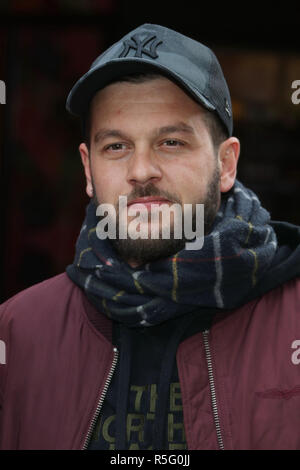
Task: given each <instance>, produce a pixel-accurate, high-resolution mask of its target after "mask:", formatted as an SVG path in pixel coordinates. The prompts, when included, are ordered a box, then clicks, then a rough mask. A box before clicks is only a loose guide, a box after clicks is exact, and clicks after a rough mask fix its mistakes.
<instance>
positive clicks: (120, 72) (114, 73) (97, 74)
mask: <svg viewBox="0 0 300 470" xmlns="http://www.w3.org/2000/svg"><path fill="white" fill-rule="evenodd" d="M143 72H156V73H157V72H160V73H161V74H162V75H164V76H166V77H168V78H170V79H171V80H173V81H175V82H177V83H178V85H181V86H182V87H183V88H184V89H185V90H186V92H187V93H189V94H190V95H191V96H192V97H193V98H194V99H196V100H197V101H199V102H200V103H201V104H203V106H205V107H206V108H207V109H209V110H211V111H214V110H215V109H216V108H215V106H214V105H213V104H212V103H210V102H209V100H208V99H207V98H206V97H205V96H204V95H203V94H201V93H199V92H198V90H197V89H196V88H195V87H194V86H193V85H192V84H191V83H190V82H188V81H187V80H186V79H184V78H183V77H181V76H180V75H178V74H177V73H175V72H172V71H170V70H169V69H168V68H166V67H164V66H162V65H160V64H158V63H156V64H153V62H152V61H147V60H146V59H138V60H137V59H135V58H124V59H122V60H120V59H116V60H111V61H109V62H106V63H105V64H103V65H101V66H100V67H99V66H97V67H95V68H94V69H93V68H92V69H90V70H89V71H88V72H87V73H86V74H85V75H83V76H82V77H81V78H80V79H79V80H78V82H77V83H76V84H75V85H74V86H73V88H72V90H71V91H70V93H69V96H68V98H67V103H66V108H67V110H68V111H69V112H70V113H72V114H74V115H77V116H82V115H83V114H84V113H85V112H86V110H87V108H88V106H89V103H90V101H91V99H92V98H93V96H94V94H95V93H96V92H97V91H99V90H101V89H102V88H104V87H105V86H107V85H109V83H111V82H112V81H115V80H117V79H118V78H121V77H123V76H125V75H128V74H131V73H143Z"/></svg>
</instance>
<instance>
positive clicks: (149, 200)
mask: <svg viewBox="0 0 300 470" xmlns="http://www.w3.org/2000/svg"><path fill="white" fill-rule="evenodd" d="M168 202H171V201H169V199H166V198H163V197H158V196H147V197H139V198H137V199H134V200H133V201H130V202H129V203H128V204H127V207H129V206H132V205H133V204H144V205H145V206H148V205H149V204H150V205H151V204H163V203H168Z"/></svg>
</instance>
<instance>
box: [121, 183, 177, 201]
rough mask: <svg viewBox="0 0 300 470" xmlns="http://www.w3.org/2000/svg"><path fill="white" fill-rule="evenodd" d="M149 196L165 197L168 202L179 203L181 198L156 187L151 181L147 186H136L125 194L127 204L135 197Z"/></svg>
mask: <svg viewBox="0 0 300 470" xmlns="http://www.w3.org/2000/svg"><path fill="white" fill-rule="evenodd" d="M150 196H157V197H161V198H165V199H168V200H169V201H170V202H173V203H178V204H181V200H180V198H179V196H178V195H177V194H173V193H170V192H169V191H164V190H161V189H158V188H157V187H156V186H154V184H153V183H149V184H148V185H147V186H136V187H135V188H134V189H133V191H132V192H131V193H130V194H129V195H127V202H128V204H129V203H130V202H131V201H133V200H135V199H137V198H140V197H150Z"/></svg>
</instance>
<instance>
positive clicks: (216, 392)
mask: <svg viewBox="0 0 300 470" xmlns="http://www.w3.org/2000/svg"><path fill="white" fill-rule="evenodd" d="M299 305H300V280H299V279H294V280H291V281H288V282H286V283H284V284H282V285H281V286H280V287H277V288H275V289H273V290H271V291H270V292H268V293H267V294H265V295H263V296H262V297H260V298H258V299H256V300H253V301H251V302H249V303H247V304H246V305H244V306H243V307H241V308H239V309H236V310H233V311H231V312H229V313H227V314H226V315H225V316H224V315H222V316H219V317H216V318H215V320H214V323H213V325H212V327H211V329H210V331H206V332H200V333H197V334H195V335H193V336H191V337H189V338H187V339H186V340H184V341H183V342H182V343H181V344H180V345H179V347H178V350H177V355H176V359H177V366H178V373H179V379H180V386H181V394H182V403H183V415H184V426H185V434H186V440H187V446H188V449H300V426H299V423H300V311H299V310H300V307H299ZM111 329H112V328H111V322H110V320H109V319H108V318H106V317H105V316H104V315H102V314H100V313H99V312H97V311H96V310H95V308H94V307H93V306H92V305H91V304H90V302H89V301H88V300H87V298H86V296H85V294H84V292H83V291H82V290H81V289H80V288H79V287H77V286H76V285H75V284H74V283H73V282H72V281H71V280H70V279H69V278H68V277H67V275H66V274H65V273H63V274H60V275H58V276H55V277H53V278H51V279H48V280H46V281H44V282H42V283H39V284H37V285H35V286H33V287H31V288H29V289H26V290H24V291H22V292H20V293H19V294H17V295H15V296H14V297H12V298H11V299H9V300H7V301H6V302H5V303H3V304H2V305H1V306H0V353H1V354H0V449H83V448H86V447H87V444H88V439H89V436H90V434H91V430H92V423H93V418H94V417H95V412H96V409H97V407H98V404H99V401H100V400H102V399H103V391H104V390H105V385H106V383H107V381H108V378H109V376H110V374H111V371H112V367H113V364H114V363H115V361H116V360H117V351H114V348H113V346H112V344H111ZM98 408H99V407H98ZM98 411H99V409H98Z"/></svg>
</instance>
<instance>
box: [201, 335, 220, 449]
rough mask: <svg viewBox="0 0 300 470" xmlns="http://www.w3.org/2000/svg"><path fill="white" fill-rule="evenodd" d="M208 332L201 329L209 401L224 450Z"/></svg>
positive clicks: (218, 437) (218, 436)
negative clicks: (209, 395)
mask: <svg viewBox="0 0 300 470" xmlns="http://www.w3.org/2000/svg"><path fill="white" fill-rule="evenodd" d="M208 333H209V330H205V331H203V340H204V348H205V355H206V362H207V368H208V379H209V386H210V394H211V403H212V410H213V416H214V421H215V426H216V431H217V440H218V444H219V447H220V449H221V450H224V444H223V439H222V433H221V426H220V419H219V412H218V404H217V397H216V388H215V381H214V374H213V367H212V360H211V353H210V346H209V340H208Z"/></svg>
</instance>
